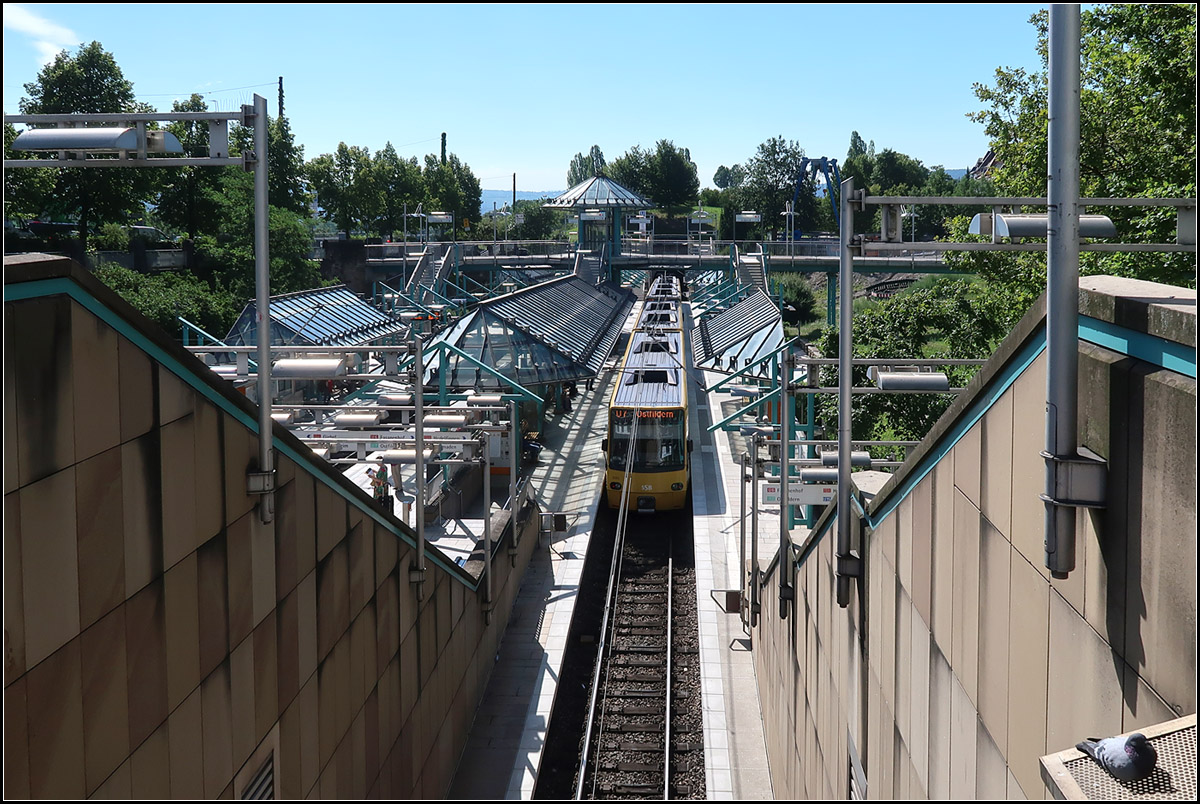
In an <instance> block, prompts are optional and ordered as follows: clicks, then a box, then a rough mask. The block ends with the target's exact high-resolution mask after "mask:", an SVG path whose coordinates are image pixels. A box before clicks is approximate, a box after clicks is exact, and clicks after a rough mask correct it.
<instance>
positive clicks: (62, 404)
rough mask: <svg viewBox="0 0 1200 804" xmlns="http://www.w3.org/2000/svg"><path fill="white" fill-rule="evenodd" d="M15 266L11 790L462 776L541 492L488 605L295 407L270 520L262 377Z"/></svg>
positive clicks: (352, 787)
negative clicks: (423, 558)
mask: <svg viewBox="0 0 1200 804" xmlns="http://www.w3.org/2000/svg"><path fill="white" fill-rule="evenodd" d="M64 263H65V264H64ZM5 268H6V286H5V335H4V343H5V345H4V349H5V361H4V365H5V383H4V387H5V470H4V495H5V497H4V516H5V528H4V550H5V554H4V594H5V604H4V627H5V632H4V635H5V676H4V685H5V687H4V689H5V696H4V704H5V707H4V708H5V739H4V744H5V765H4V774H5V775H4V792H5V796H6V797H9V798H12V797H16V798H25V797H33V798H76V799H78V798H85V797H116V798H130V797H134V798H160V799H161V798H168V797H187V798H201V797H204V798H215V797H230V796H233V797H240V795H241V792H242V787H243V786H244V784H245V783H246V780H247V779H248V778H249V777H250V776H251V775H252V774H253V773H254V772H255V771H257V770H258V769H259V767H261V766H262V764H263V762H264V761H265V760H266V759H267V758H268V757H273V761H274V767H275V777H276V795H277V796H279V797H286V798H303V797H318V796H319V797H322V798H334V797H345V798H348V797H354V798H363V797H367V796H382V797H397V798H405V797H418V798H437V797H441V796H443V795H444V794H445V792H446V791H447V790H448V789H449V784H450V781H451V777H452V774H453V772H454V770H455V767H456V765H457V763H458V760H459V755H460V753H461V751H462V748H463V746H464V745H465V740H466V735H467V731H468V728H469V725H470V723H471V720H472V718H473V715H474V712H475V708H476V704H477V702H478V700H479V697H480V695H481V694H482V692H483V690H484V688H485V686H486V682H487V678H488V674H489V672H490V670H491V667H492V661H491V658H492V657H493V656H494V655H495V650H496V647H497V645H498V642H499V639H500V636H501V634H502V632H503V627H504V625H505V621H506V620H507V614H508V612H509V611H510V609H511V602H512V599H513V597H514V595H515V594H516V590H517V587H518V586H519V581H520V575H521V573H522V572H523V570H524V567H525V565H526V563H527V561H528V558H529V555H530V551H531V550H532V548H533V545H534V544H536V541H537V539H536V538H535V536H536V523H537V517H530V518H529V520H528V525H529V527H531V528H533V529H535V530H534V533H529V534H525V536H526V538H523V539H522V540H521V551H520V555H519V558H518V561H517V562H516V567H515V568H514V567H512V562H510V561H509V560H507V555H506V550H507V548H506V547H504V546H502V547H501V555H503V556H505V559H504V560H500V561H496V562H494V563H493V567H494V568H495V571H496V576H495V578H494V581H493V589H494V594H495V597H496V605H495V614H494V615H493V619H492V622H491V624H490V625H489V624H485V619H484V612H483V608H484V606H483V601H482V599H481V598H482V594H483V593H482V586H480V591H478V592H477V591H476V586H477V582H476V580H475V579H474V578H472V577H471V576H470V575H468V574H467V573H466V572H465V571H463V570H461V569H459V568H457V567H454V566H453V565H452V564H450V563H449V562H447V561H446V560H445V559H444V558H442V559H441V563H440V564H439V563H438V560H437V555H436V554H435V553H434V552H433V551H430V554H429V555H428V557H427V565H428V567H429V571H428V572H427V573H426V576H427V581H426V583H425V592H426V593H425V598H424V601H423V602H418V601H417V599H416V595H415V593H414V588H413V586H412V585H411V584H410V583H409V580H408V577H409V576H408V570H409V567H410V566H411V565H412V563H413V561H414V559H415V549H414V548H413V547H412V541H411V533H410V531H408V530H407V528H406V527H405V526H403V525H402V524H401V523H399V522H398V521H397V520H394V519H391V518H389V517H387V516H385V515H383V514H381V513H379V512H377V511H374V510H373V508H372V503H371V502H370V500H369V499H368V498H367V496H366V495H364V494H362V493H361V492H360V491H358V490H356V489H354V488H353V487H352V486H350V484H348V483H346V482H345V481H344V478H341V477H340V475H338V474H337V473H336V472H333V471H332V470H329V469H325V468H322V466H321V465H320V463H319V462H317V461H315V460H311V459H309V458H306V457H304V456H303V452H297V451H296V450H301V451H303V450H305V448H304V447H303V446H302V445H300V444H299V442H298V441H295V440H294V439H292V438H291V437H290V436H289V435H287V434H286V433H284V432H283V431H282V430H277V431H276V446H277V448H280V447H281V448H282V449H277V455H278V456H279V457H278V459H277V464H278V469H279V478H278V483H279V491H278V495H277V501H276V511H277V517H276V519H275V521H274V522H273V523H271V524H269V525H265V526H264V525H263V524H262V523H261V522H260V521H259V517H258V514H257V510H256V508H255V504H256V501H255V499H254V498H253V497H251V496H249V495H247V494H246V492H245V476H246V471H247V469H248V468H251V467H253V466H254V465H255V464H256V463H257V436H256V434H255V432H254V431H253V428H252V426H251V425H252V423H253V422H254V421H255V417H254V409H253V407H252V406H251V405H249V403H247V402H246V401H245V400H244V399H242V398H241V397H239V396H237V395H236V394H235V393H234V392H233V391H232V389H231V388H223V387H221V386H220V381H219V380H216V379H215V378H212V377H209V376H207V375H208V372H207V371H206V370H205V369H204V368H203V367H202V366H201V365H200V364H199V362H198V361H195V359H194V358H191V357H190V356H189V355H187V354H186V353H185V352H183V351H182V350H181V349H180V347H178V345H177V344H173V343H171V342H170V340H169V339H167V338H166V336H165V335H164V334H163V333H161V332H160V331H157V330H154V329H153V328H152V326H151V325H148V324H147V323H146V322H145V321H144V320H141V319H140V317H138V316H137V315H136V314H135V313H133V312H132V311H131V310H129V309H128V308H127V307H125V306H124V305H123V303H122V302H121V301H120V300H119V299H117V298H116V297H115V296H112V294H110V293H108V292H107V290H106V289H105V288H103V287H99V286H98V285H97V284H96V283H94V281H93V280H92V279H91V277H89V276H87V275H81V274H80V273H79V271H78V268H77V267H75V266H72V265H71V264H69V263H66V261H63V260H57V261H56V260H46V259H45V258H41V259H40V260H39V259H38V258H23V259H21V260H12V261H10V260H6V265H5ZM55 277H58V278H61V280H63V281H65V282H67V283H70V284H71V285H72V286H73V287H75V289H76V290H77V291H79V292H78V293H72V295H70V296H69V295H65V294H63V293H57V294H55V295H49V296H42V295H36V294H32V293H27V295H31V296H32V297H31V298H26V299H18V300H14V296H20V295H21V293H22V291H23V290H24V289H27V288H31V287H34V284H33V280H37V279H53V278H55ZM21 280H30V281H29V282H23V281H21ZM81 298H82V299H85V300H95V299H99V300H100V302H101V306H102V307H103V310H102V311H101V312H100V313H99V314H97V313H96V312H94V311H93V309H92V308H90V307H89V306H87V305H85V303H82V302H81V300H80V299H81ZM113 311H115V312H113ZM288 449H291V450H292V452H291V453H289V452H288ZM289 454H291V455H292V456H294V457H289ZM479 657H482V658H479Z"/></svg>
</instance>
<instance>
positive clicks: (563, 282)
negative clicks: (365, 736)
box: [439, 276, 634, 389]
mask: <svg viewBox="0 0 1200 804" xmlns="http://www.w3.org/2000/svg"><path fill="white" fill-rule="evenodd" d="M633 302H634V295H633V293H632V292H631V291H629V290H626V289H624V288H621V287H619V286H617V285H612V284H604V285H600V286H599V287H593V286H591V285H589V284H588V283H587V282H584V281H583V280H581V279H579V278H578V277H575V276H564V277H560V278H558V279H552V280H550V281H549V282H543V283H542V284H540V285H533V286H531V287H527V288H523V289H521V290H518V291H515V292H513V293H509V294H506V295H504V296H498V297H496V298H494V299H489V300H487V301H484V302H481V303H480V305H479V306H478V307H477V308H476V310H475V311H474V312H473V313H472V314H471V315H469V316H467V317H466V318H464V319H463V320H462V321H460V322H458V323H457V324H456V325H455V326H454V327H452V328H451V329H450V330H448V331H447V332H446V333H445V334H444V335H443V336H442V338H440V339H439V340H444V341H446V342H447V343H450V344H451V345H453V346H455V347H457V348H458V349H460V350H462V351H463V352H465V353H466V354H468V355H470V356H471V357H473V358H475V359H476V360H479V361H480V362H482V363H484V364H485V365H488V366H491V367H492V368H494V369H495V370H496V371H498V372H499V373H501V374H503V375H504V376H506V377H509V378H510V379H513V380H515V381H516V382H517V383H519V384H520V385H523V386H526V387H528V386H530V385H540V384H545V383H557V382H572V381H577V380H582V379H586V378H588V377H591V376H594V375H595V374H596V373H597V372H599V370H600V368H601V367H602V366H603V365H604V360H605V359H606V358H607V357H608V354H609V353H610V352H611V351H612V348H613V346H614V345H615V344H616V341H617V338H618V337H619V336H620V334H621V327H622V326H623V325H624V323H625V319H626V317H627V316H628V314H629V310H630V308H632V307H633ZM447 363H448V365H447V367H446V370H447V371H448V372H449V374H448V375H447V379H448V381H449V384H450V386H451V387H454V388H475V387H478V388H481V389H483V388H490V387H494V386H495V385H496V383H497V380H496V379H495V378H494V377H489V376H488V375H487V373H486V372H481V371H479V370H478V368H477V367H475V366H474V365H473V364H471V363H470V361H466V360H463V359H462V358H461V357H458V356H450V357H448V358H447Z"/></svg>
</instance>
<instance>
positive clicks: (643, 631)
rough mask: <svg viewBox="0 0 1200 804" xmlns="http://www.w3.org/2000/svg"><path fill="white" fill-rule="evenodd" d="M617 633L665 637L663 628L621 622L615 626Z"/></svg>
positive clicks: (665, 632) (665, 633)
mask: <svg viewBox="0 0 1200 804" xmlns="http://www.w3.org/2000/svg"><path fill="white" fill-rule="evenodd" d="M617 633H618V634H620V635H621V636H641V637H648V636H649V637H665V636H666V635H667V631H666V629H665V628H651V627H649V626H645V625H625V624H621V625H620V626H619V627H618V628H617Z"/></svg>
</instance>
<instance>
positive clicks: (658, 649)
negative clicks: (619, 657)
mask: <svg viewBox="0 0 1200 804" xmlns="http://www.w3.org/2000/svg"><path fill="white" fill-rule="evenodd" d="M664 650H666V647H665V646H663V645H623V646H619V647H618V646H614V647H613V651H614V652H616V653H662V652H663V651H664Z"/></svg>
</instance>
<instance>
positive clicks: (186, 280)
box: [95, 263, 239, 337]
mask: <svg viewBox="0 0 1200 804" xmlns="http://www.w3.org/2000/svg"><path fill="white" fill-rule="evenodd" d="M95 276H96V278H97V279H99V280H100V281H101V282H103V283H104V284H106V285H108V286H109V287H110V288H112V289H113V290H114V291H116V292H117V293H118V294H119V295H120V296H121V297H122V298H123V299H125V301H127V302H129V304H130V305H132V306H133V307H134V308H135V309H136V310H137V311H138V312H140V313H141V314H142V315H144V316H146V317H147V318H149V319H150V320H151V321H154V322H155V323H157V324H158V325H159V326H160V327H162V328H163V329H164V330H166V331H167V332H168V333H169V334H170V335H171V336H172V337H175V336H178V335H179V333H180V326H181V325H180V323H179V320H178V319H179V317H180V316H182V317H183V318H186V319H187V320H188V321H191V322H192V323H193V324H197V325H199V326H200V327H202V328H203V329H204V330H205V331H206V332H211V333H213V334H219V335H223V334H225V333H226V332H228V331H229V328H230V327H232V326H233V323H234V321H235V320H236V318H237V314H238V312H239V308H238V306H237V304H235V302H234V298H233V296H232V294H230V293H229V291H227V290H224V289H222V288H218V289H216V290H214V289H213V288H212V287H210V286H209V284H208V283H207V282H205V281H203V280H201V279H197V278H196V277H195V276H193V275H192V274H190V273H188V272H186V271H183V272H179V273H174V272H164V273H158V274H150V275H146V274H139V273H137V272H136V271H131V270H129V269H128V268H122V267H121V266H119V265H116V264H113V263H107V264H103V265H100V266H98V267H97V268H96V271H95Z"/></svg>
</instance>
